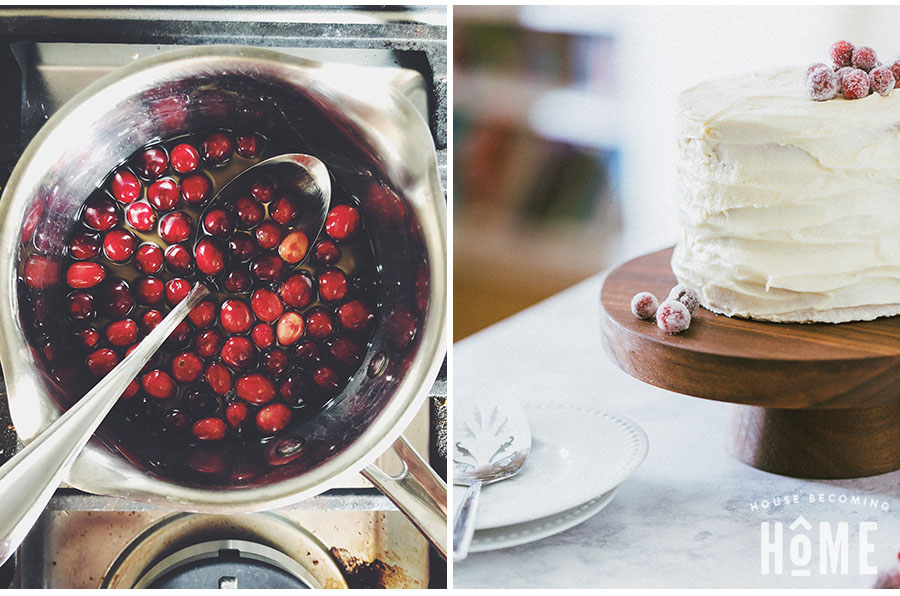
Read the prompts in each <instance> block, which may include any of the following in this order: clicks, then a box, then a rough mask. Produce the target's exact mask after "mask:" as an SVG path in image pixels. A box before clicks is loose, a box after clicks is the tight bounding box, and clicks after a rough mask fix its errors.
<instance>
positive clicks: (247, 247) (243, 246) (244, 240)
mask: <svg viewBox="0 0 900 596" xmlns="http://www.w3.org/2000/svg"><path fill="white" fill-rule="evenodd" d="M228 250H229V252H231V256H232V257H233V258H234V260H235V261H237V262H239V263H246V262H248V261H249V260H250V259H252V258H253V255H255V254H256V242H254V241H253V237H252V236H250V235H249V234H244V233H240V234H235V235H234V236H232V237H231V239H230V240H229V241H228Z"/></svg>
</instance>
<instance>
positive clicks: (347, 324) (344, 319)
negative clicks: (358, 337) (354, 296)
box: [334, 300, 375, 331]
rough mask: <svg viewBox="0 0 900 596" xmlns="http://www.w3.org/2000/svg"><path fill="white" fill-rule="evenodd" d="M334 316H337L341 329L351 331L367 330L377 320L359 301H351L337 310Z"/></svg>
mask: <svg viewBox="0 0 900 596" xmlns="http://www.w3.org/2000/svg"><path fill="white" fill-rule="evenodd" d="M334 314H335V315H336V316H337V320H338V323H340V325H341V327H343V328H344V329H349V330H351V331H359V330H362V329H365V328H367V327H368V326H369V325H370V324H371V323H372V320H373V319H374V318H375V315H373V314H372V311H371V310H369V307H368V306H366V305H365V304H363V303H362V302H360V301H359V300H351V301H350V302H346V303H344V304H342V305H340V306H339V307H337V309H335V311H334Z"/></svg>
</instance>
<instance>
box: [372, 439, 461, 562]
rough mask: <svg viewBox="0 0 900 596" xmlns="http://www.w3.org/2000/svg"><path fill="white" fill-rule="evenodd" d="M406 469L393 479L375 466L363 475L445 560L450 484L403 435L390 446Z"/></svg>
mask: <svg viewBox="0 0 900 596" xmlns="http://www.w3.org/2000/svg"><path fill="white" fill-rule="evenodd" d="M391 448H392V449H393V450H394V453H396V454H397V456H398V457H399V458H400V459H401V460H403V464H404V469H403V472H402V473H401V474H399V475H398V476H391V475H390V474H388V473H386V472H384V471H383V470H382V469H381V468H379V467H378V466H376V465H375V464H372V465H369V466H367V467H366V468H365V469H364V470H363V471H362V475H363V476H365V477H366V479H367V480H368V481H369V482H371V483H372V484H374V485H375V486H376V487H378V489H379V490H380V491H381V492H383V493H384V494H385V495H387V498H389V499H390V500H391V501H393V502H394V504H395V505H396V506H397V507H398V508H399V509H400V511H402V512H403V513H404V514H405V515H406V517H408V518H409V520H410V521H411V522H412V523H413V524H414V525H415V526H416V527H417V528H418V529H419V531H420V532H422V534H423V535H424V536H425V538H427V539H428V541H429V542H431V544H432V545H433V546H434V547H435V548H436V549H437V550H438V552H439V553H440V554H441V556H442V557H444V558H445V559H446V558H447V485H446V483H445V482H444V481H443V480H441V478H440V476H438V475H437V473H435V471H434V470H433V469H431V466H429V465H428V464H427V463H426V462H425V460H423V459H422V456H420V455H419V454H418V452H416V450H415V449H413V447H412V446H411V445H410V444H409V443H408V442H407V440H406V439H405V438H403V437H402V436H401V437H400V438H398V439H397V440H396V441H394V444H393V445H392V446H391Z"/></svg>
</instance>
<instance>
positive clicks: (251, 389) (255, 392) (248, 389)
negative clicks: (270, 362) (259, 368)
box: [234, 373, 275, 404]
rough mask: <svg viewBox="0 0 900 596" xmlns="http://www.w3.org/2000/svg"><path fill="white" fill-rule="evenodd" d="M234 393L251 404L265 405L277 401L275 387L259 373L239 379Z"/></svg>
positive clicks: (235, 383)
mask: <svg viewBox="0 0 900 596" xmlns="http://www.w3.org/2000/svg"><path fill="white" fill-rule="evenodd" d="M234 392H235V393H236V394H237V396H238V397H240V398H241V399H243V400H244V401H247V402H250V403H251V404H265V403H268V402H270V401H272V400H273V399H275V385H273V384H272V381H270V380H269V379H268V378H266V377H265V376H263V375H261V374H259V373H253V374H249V375H244V376H242V377H239V378H238V379H237V381H235V382H234Z"/></svg>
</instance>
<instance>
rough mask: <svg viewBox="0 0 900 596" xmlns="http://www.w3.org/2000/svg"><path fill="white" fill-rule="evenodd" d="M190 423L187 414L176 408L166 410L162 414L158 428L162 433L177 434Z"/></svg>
mask: <svg viewBox="0 0 900 596" xmlns="http://www.w3.org/2000/svg"><path fill="white" fill-rule="evenodd" d="M190 423H191V420H190V418H188V415H187V414H185V413H184V412H182V411H181V410H178V409H172V410H167V411H166V412H165V413H164V414H163V416H162V422H161V423H160V427H159V430H160V431H162V432H163V433H164V434H168V435H178V434H181V433H183V432H184V431H185V430H186V429H187V427H188V425H189V424H190Z"/></svg>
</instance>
